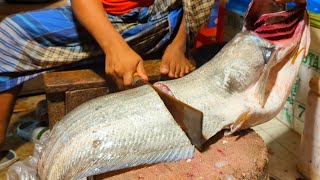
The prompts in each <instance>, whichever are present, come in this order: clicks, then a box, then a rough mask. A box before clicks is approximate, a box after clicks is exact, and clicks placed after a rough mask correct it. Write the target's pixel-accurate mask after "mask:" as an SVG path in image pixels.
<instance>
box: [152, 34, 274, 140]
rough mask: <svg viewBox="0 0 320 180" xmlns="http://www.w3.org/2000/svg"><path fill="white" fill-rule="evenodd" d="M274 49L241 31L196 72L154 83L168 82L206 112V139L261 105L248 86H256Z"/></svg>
mask: <svg viewBox="0 0 320 180" xmlns="http://www.w3.org/2000/svg"><path fill="white" fill-rule="evenodd" d="M274 52H275V47H274V46H273V44H272V43H271V42H269V41H266V40H265V39H263V38H260V37H259V36H258V35H257V34H255V33H251V32H248V31H246V32H241V33H238V34H237V35H236V36H235V37H234V38H233V39H232V40H231V41H230V42H229V43H228V44H226V45H225V46H224V48H222V50H221V51H220V52H219V53H218V54H217V55H216V56H215V57H214V58H213V59H212V60H210V61H209V62H208V63H206V64H205V65H203V66H201V67H200V68H198V69H197V70H196V72H194V73H191V74H189V75H188V76H185V77H183V78H179V79H176V80H172V81H162V82H157V83H155V86H158V87H162V86H163V85H165V86H166V87H168V89H170V91H171V94H173V95H174V96H175V97H176V98H177V99H179V100H180V101H182V102H184V103H186V104H189V105H191V106H193V107H194V108H196V109H199V110H200V111H202V112H203V113H204V119H203V128H202V129H203V135H204V137H205V139H204V140H207V139H209V138H210V137H212V136H213V135H215V134H216V133H217V132H218V131H220V130H221V129H223V128H224V127H226V126H228V125H230V124H232V123H233V122H234V121H235V120H236V119H237V118H238V117H239V116H240V115H241V114H243V113H245V112H246V111H248V110H249V108H253V107H252V105H255V106H258V105H259V104H258V102H257V101H255V100H254V99H253V100H252V99H250V98H251V94H250V93H249V92H247V90H248V89H253V88H254V85H255V84H256V82H258V80H259V77H260V76H261V75H262V73H263V70H264V67H265V65H266V64H267V63H268V62H269V60H270V58H271V56H272V54H273V53H274ZM251 101H253V102H251Z"/></svg>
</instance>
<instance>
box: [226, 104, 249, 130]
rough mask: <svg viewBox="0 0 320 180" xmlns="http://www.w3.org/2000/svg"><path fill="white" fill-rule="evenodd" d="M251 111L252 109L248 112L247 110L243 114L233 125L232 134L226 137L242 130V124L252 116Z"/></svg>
mask: <svg viewBox="0 0 320 180" xmlns="http://www.w3.org/2000/svg"><path fill="white" fill-rule="evenodd" d="M250 111H251V108H248V110H246V111H245V112H243V113H242V114H241V115H240V116H239V117H238V118H237V120H236V121H235V122H234V123H233V125H231V130H230V132H227V133H225V136H228V135H231V134H233V133H235V132H236V131H238V130H240V129H241V127H242V124H243V123H244V122H246V121H247V120H248V119H249V117H250V116H251V115H250Z"/></svg>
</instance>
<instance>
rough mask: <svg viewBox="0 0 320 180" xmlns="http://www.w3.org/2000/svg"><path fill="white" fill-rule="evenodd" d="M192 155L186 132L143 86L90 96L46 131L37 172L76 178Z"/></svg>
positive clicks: (47, 176) (56, 178)
mask: <svg viewBox="0 0 320 180" xmlns="http://www.w3.org/2000/svg"><path fill="white" fill-rule="evenodd" d="M115 111H116V112H117V113H114V112H115ZM193 154H194V147H193V145H192V144H191V143H190V141H189V139H188V138H187V136H186V135H185V133H184V132H183V131H182V130H181V128H180V127H179V125H177V124H176V122H175V121H174V119H173V117H172V116H171V114H170V113H169V111H168V110H167V109H166V108H165V105H164V104H163V102H162V101H161V99H160V98H159V97H158V96H157V93H156V92H155V91H154V89H153V88H152V87H150V86H148V85H145V86H142V87H138V88H135V89H131V90H127V91H123V92H119V93H114V94H110V95H106V96H103V97H99V98H97V99H95V100H91V101H89V102H87V103H85V104H83V105H80V106H79V107H77V108H76V109H75V110H73V111H72V112H71V113H69V114H68V115H66V116H65V117H64V118H63V119H62V120H61V121H60V122H59V123H58V124H57V125H56V126H54V128H53V130H52V132H51V133H50V136H49V140H48V142H47V143H46V147H45V148H44V151H43V152H42V155H41V157H40V160H39V163H38V174H39V177H40V178H41V179H46V180H51V179H52V180H59V179H80V178H83V177H87V176H91V175H94V174H101V173H103V172H107V171H113V170H118V169H124V168H128V167H133V166H138V165H143V164H152V163H157V162H166V161H177V160H180V159H188V158H192V157H193Z"/></svg>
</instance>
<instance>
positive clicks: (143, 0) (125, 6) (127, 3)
mask: <svg viewBox="0 0 320 180" xmlns="http://www.w3.org/2000/svg"><path fill="white" fill-rule="evenodd" d="M101 1H102V3H103V6H104V9H105V11H106V12H107V13H109V14H115V15H121V14H126V13H128V12H130V11H131V10H132V9H134V8H137V7H147V6H150V5H152V4H153V2H154V0H101Z"/></svg>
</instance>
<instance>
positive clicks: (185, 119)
mask: <svg viewBox="0 0 320 180" xmlns="http://www.w3.org/2000/svg"><path fill="white" fill-rule="evenodd" d="M133 84H134V87H138V86H142V85H148V86H151V87H152V88H153V89H154V90H155V91H156V92H157V93H158V95H159V97H160V98H161V99H162V101H163V102H164V104H165V106H166V107H167V109H168V110H169V112H170V113H171V115H172V116H173V118H174V120H175V121H176V123H177V124H178V125H179V126H180V128H181V129H182V130H183V131H184V132H185V133H186V135H187V137H188V138H189V140H190V141H191V143H192V144H193V145H194V146H195V147H196V148H197V149H198V150H199V151H201V150H202V142H204V141H203V135H202V119H203V113H202V112H201V111H200V110H198V109H196V108H194V107H191V106H190V105H188V104H185V103H183V102H181V101H179V100H178V99H176V98H175V97H173V96H171V95H168V94H166V93H164V92H162V91H161V90H160V89H159V88H157V87H155V86H153V85H152V84H150V83H149V82H147V81H145V80H143V79H141V78H140V77H139V76H137V75H136V74H135V75H134V82H133Z"/></svg>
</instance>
